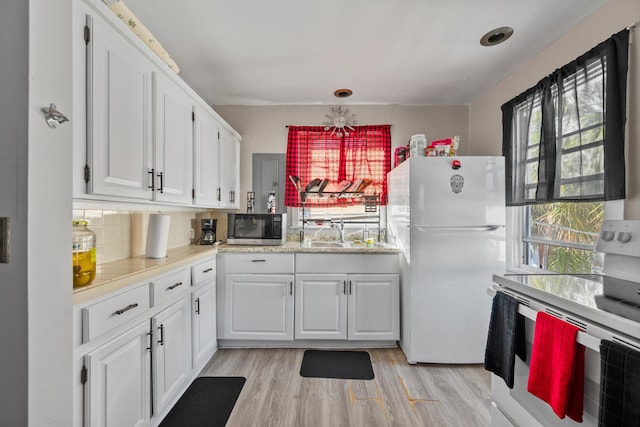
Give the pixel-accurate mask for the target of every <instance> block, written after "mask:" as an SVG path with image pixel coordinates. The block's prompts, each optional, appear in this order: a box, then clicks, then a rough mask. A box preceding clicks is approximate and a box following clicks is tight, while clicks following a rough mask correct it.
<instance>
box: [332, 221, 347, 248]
mask: <svg viewBox="0 0 640 427" xmlns="http://www.w3.org/2000/svg"><path fill="white" fill-rule="evenodd" d="M331 226H332V227H333V228H336V229H337V230H338V233H340V243H344V221H342V220H340V224H339V225H337V224H336V223H335V222H334V223H332V224H331Z"/></svg>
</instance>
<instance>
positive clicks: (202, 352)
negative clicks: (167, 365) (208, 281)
mask: <svg viewBox="0 0 640 427" xmlns="http://www.w3.org/2000/svg"><path fill="white" fill-rule="evenodd" d="M215 296H216V294H215V289H214V287H213V286H203V287H201V288H199V289H197V290H195V291H193V293H192V294H191V299H192V301H191V315H192V327H193V332H192V333H193V349H192V351H193V367H194V368H196V367H198V366H201V365H203V364H204V363H205V362H206V361H207V360H209V358H210V357H211V355H212V354H213V352H214V351H215V348H216V346H217V340H216V303H215V302H216V301H215Z"/></svg>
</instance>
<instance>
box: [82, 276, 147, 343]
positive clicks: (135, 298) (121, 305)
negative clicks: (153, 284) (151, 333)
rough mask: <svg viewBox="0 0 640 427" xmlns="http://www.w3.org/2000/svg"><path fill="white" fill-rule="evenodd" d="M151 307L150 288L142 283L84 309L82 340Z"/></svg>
mask: <svg viewBox="0 0 640 427" xmlns="http://www.w3.org/2000/svg"><path fill="white" fill-rule="evenodd" d="M148 309H149V288H148V287H147V284H146V283H145V284H144V285H140V286H138V287H136V288H134V289H131V290H128V291H126V292H123V293H121V294H120V295H116V296H114V297H111V298H108V299H106V300H104V301H100V302H97V303H95V304H92V305H90V306H87V307H85V308H83V309H82V342H83V343H86V342H89V341H91V340H92V339H94V338H96V337H98V336H100V335H102V334H103V333H105V332H107V331H109V330H110V329H113V328H115V327H116V326H119V325H121V324H123V323H126V322H127V321H129V320H130V319H133V318H134V317H136V316H137V315H139V314H140V313H142V312H144V311H145V310H148Z"/></svg>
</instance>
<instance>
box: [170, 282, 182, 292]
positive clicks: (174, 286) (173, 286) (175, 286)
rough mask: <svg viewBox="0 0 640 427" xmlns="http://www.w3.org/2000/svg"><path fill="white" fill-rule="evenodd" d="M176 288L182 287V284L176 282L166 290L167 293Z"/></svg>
mask: <svg viewBox="0 0 640 427" xmlns="http://www.w3.org/2000/svg"><path fill="white" fill-rule="evenodd" d="M178 286H182V282H178V283H176V284H175V285H171V286H169V287H168V288H167V290H168V291H170V290H172V289H175V288H177V287H178Z"/></svg>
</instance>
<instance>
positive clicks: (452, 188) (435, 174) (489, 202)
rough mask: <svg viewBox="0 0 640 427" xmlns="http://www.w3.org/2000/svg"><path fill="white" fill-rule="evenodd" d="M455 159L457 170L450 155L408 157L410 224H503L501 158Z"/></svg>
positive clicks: (503, 204)
mask: <svg viewBox="0 0 640 427" xmlns="http://www.w3.org/2000/svg"><path fill="white" fill-rule="evenodd" d="M455 159H456V160H458V161H459V162H460V168H458V169H453V167H452V162H453V160H454V158H452V157H415V158H414V157H412V158H411V159H410V166H411V171H410V180H411V182H410V185H411V192H410V199H409V200H410V201H411V223H412V225H415V226H461V225H462V226H474V227H476V226H484V225H504V224H505V208H504V206H505V201H504V198H505V191H504V158H503V157H480V156H478V157H456V158H455ZM412 237H413V236H412Z"/></svg>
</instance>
